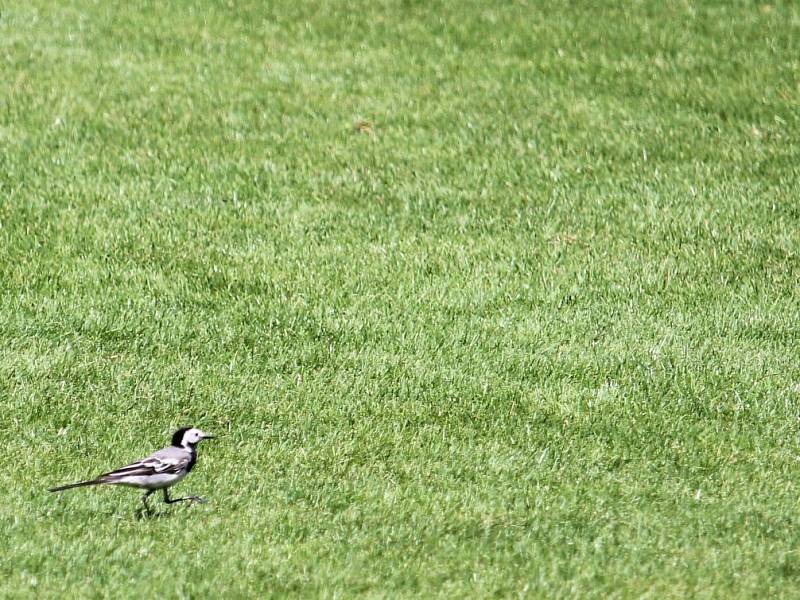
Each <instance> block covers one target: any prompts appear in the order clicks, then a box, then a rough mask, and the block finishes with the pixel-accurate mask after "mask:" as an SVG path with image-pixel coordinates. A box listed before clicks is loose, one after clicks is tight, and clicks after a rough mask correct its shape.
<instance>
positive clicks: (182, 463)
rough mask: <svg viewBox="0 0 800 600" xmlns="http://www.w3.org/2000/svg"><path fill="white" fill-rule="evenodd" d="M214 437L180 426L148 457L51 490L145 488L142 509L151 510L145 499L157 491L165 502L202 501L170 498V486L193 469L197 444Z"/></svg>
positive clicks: (201, 501)
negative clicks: (169, 440) (116, 486)
mask: <svg viewBox="0 0 800 600" xmlns="http://www.w3.org/2000/svg"><path fill="white" fill-rule="evenodd" d="M213 438H214V436H213V435H210V434H208V433H205V432H204V431H201V430H199V429H196V428H195V427H182V428H181V429H178V431H176V432H175V433H174V434H173V435H172V445H171V446H167V447H166V448H162V449H161V450H157V451H155V452H153V453H152V454H151V455H150V456H148V457H147V458H143V459H142V460H139V461H136V462H134V463H131V464H129V465H127V466H125V467H122V468H119V469H117V470H115V471H109V472H108V473H103V474H102V475H100V476H99V477H96V478H95V479H89V480H87V481H78V482H77V483H68V484H66V485H59V486H58V487H54V488H50V490H49V491H51V492H61V491H63V490H69V489H72V488H77V487H84V486H90V485H124V486H127V487H133V488H140V489H143V490H147V491H146V492H145V494H144V496H142V502H143V503H144V508H145V510H146V511H147V512H148V513H150V512H151V511H150V505H149V504H148V503H147V499H148V498H149V497H150V495H151V494H153V493H154V492H155V491H157V490H164V502H166V503H167V504H174V503H175V502H184V501H190V502H199V503H201V504H202V503H204V502H205V500H203V498H201V497H200V496H186V497H184V498H170V497H169V488H171V487H172V486H173V485H175V484H176V483H178V482H179V481H180V480H181V479H183V478H184V477H186V475H187V474H188V473H189V471H191V470H192V469H193V468H194V464H195V462H197V444H199V443H200V441H201V440H208V439H213Z"/></svg>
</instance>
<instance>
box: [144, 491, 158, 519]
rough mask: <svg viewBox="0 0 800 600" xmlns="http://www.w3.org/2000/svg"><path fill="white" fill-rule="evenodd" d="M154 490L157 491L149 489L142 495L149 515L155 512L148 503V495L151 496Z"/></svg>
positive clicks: (145, 509)
mask: <svg viewBox="0 0 800 600" xmlns="http://www.w3.org/2000/svg"><path fill="white" fill-rule="evenodd" d="M153 492H155V490H147V491H146V492H145V494H144V496H142V504H144V511H145V512H146V513H147V514H148V515H152V514H153V509H151V508H150V505H149V504H148V503H147V497H148V496H150V494H152V493H153Z"/></svg>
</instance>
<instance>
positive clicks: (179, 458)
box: [97, 448, 190, 483]
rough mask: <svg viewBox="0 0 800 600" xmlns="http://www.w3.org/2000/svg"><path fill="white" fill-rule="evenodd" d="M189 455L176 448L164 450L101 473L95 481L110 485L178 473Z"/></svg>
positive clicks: (184, 465)
mask: <svg viewBox="0 0 800 600" xmlns="http://www.w3.org/2000/svg"><path fill="white" fill-rule="evenodd" d="M189 459H190V457H189V455H188V454H187V453H186V452H184V451H182V450H180V449H177V448H164V449H163V450H159V451H158V452H154V453H153V454H151V455H150V456H148V457H147V458H143V459H142V460H140V461H137V462H135V463H131V464H129V465H127V466H125V467H122V468H120V469H116V470H115V471H110V472H108V473H103V474H102V475H101V476H100V477H98V478H97V481H100V482H103V483H110V482H113V481H114V480H116V479H121V478H124V477H141V476H148V475H158V474H162V473H163V474H173V473H175V474H176V473H180V472H181V471H182V470H183V469H185V468H186V464H187V463H188V462H189Z"/></svg>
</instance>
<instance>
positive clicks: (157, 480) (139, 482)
mask: <svg viewBox="0 0 800 600" xmlns="http://www.w3.org/2000/svg"><path fill="white" fill-rule="evenodd" d="M184 477H186V472H183V473H180V474H178V475H175V474H172V473H161V474H158V475H148V476H147V477H143V476H130V477H126V478H125V479H124V480H122V481H115V482H114V483H113V485H125V486H128V487H135V488H142V489H146V490H160V489H163V488H166V487H170V486H171V485H175V484H176V483H178V482H179V481H180V480H181V479H183V478H184Z"/></svg>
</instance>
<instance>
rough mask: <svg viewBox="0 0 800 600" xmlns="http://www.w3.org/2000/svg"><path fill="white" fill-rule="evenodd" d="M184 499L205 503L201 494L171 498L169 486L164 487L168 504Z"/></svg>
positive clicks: (165, 499) (165, 500)
mask: <svg viewBox="0 0 800 600" xmlns="http://www.w3.org/2000/svg"><path fill="white" fill-rule="evenodd" d="M184 500H191V501H192V502H199V503H200V504H205V500H203V499H202V498H201V497H200V496H186V497H185V498H170V497H169V492H168V491H167V488H164V502H166V503H167V504H174V503H175V502H183V501H184Z"/></svg>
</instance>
